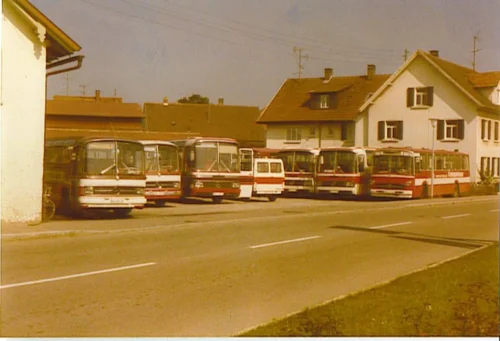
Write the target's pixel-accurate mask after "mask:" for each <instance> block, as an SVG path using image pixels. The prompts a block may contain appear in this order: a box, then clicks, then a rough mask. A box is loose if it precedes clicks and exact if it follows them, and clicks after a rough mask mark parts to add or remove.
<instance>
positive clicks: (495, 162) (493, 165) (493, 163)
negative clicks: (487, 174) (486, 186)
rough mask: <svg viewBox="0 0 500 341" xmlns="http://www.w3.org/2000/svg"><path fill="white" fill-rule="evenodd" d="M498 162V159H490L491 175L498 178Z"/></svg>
mask: <svg viewBox="0 0 500 341" xmlns="http://www.w3.org/2000/svg"><path fill="white" fill-rule="evenodd" d="M498 160H499V158H497V157H493V158H491V175H492V176H498Z"/></svg>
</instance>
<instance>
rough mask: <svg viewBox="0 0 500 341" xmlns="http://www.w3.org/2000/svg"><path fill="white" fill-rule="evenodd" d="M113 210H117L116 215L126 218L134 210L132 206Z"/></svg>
mask: <svg viewBox="0 0 500 341" xmlns="http://www.w3.org/2000/svg"><path fill="white" fill-rule="evenodd" d="M113 211H114V212H115V216H117V217H118V218H125V217H127V216H128V215H129V214H130V212H132V209H131V208H115V209H113Z"/></svg>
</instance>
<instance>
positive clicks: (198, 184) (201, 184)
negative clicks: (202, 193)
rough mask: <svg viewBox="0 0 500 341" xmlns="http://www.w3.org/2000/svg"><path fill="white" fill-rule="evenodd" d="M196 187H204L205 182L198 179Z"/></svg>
mask: <svg viewBox="0 0 500 341" xmlns="http://www.w3.org/2000/svg"><path fill="white" fill-rule="evenodd" d="M194 187H195V188H202V187H203V182H201V181H200V180H197V181H196V182H195V183H194Z"/></svg>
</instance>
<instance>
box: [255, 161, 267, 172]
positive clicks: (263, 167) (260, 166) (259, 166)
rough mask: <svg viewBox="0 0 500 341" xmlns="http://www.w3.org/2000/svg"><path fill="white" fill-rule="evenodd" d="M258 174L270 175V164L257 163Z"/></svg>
mask: <svg viewBox="0 0 500 341" xmlns="http://www.w3.org/2000/svg"><path fill="white" fill-rule="evenodd" d="M257 173H269V163H267V162H257Z"/></svg>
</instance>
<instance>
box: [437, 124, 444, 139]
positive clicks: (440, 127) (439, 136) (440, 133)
mask: <svg viewBox="0 0 500 341" xmlns="http://www.w3.org/2000/svg"><path fill="white" fill-rule="evenodd" d="M437 139H438V140H442V139H444V121H443V120H439V121H438V124H437Z"/></svg>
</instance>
